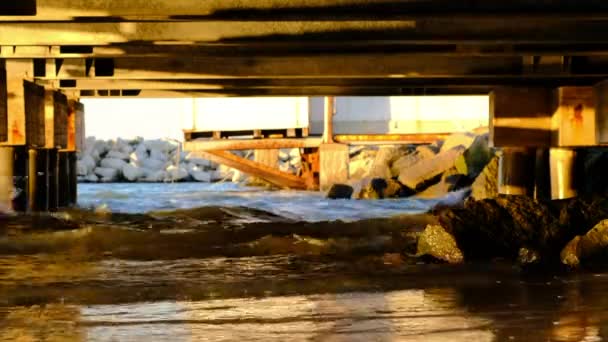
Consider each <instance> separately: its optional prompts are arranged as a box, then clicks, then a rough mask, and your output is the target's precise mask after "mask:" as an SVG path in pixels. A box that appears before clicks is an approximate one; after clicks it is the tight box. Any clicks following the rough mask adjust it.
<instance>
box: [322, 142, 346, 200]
mask: <svg viewBox="0 0 608 342" xmlns="http://www.w3.org/2000/svg"><path fill="white" fill-rule="evenodd" d="M349 162H350V154H349V150H348V145H344V144H321V146H320V147H319V167H320V170H319V188H320V189H321V191H327V190H329V189H330V188H331V186H332V185H334V184H344V183H346V182H347V181H348V164H349Z"/></svg>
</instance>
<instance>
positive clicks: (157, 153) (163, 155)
mask: <svg viewBox="0 0 608 342" xmlns="http://www.w3.org/2000/svg"><path fill="white" fill-rule="evenodd" d="M150 159H156V160H160V161H163V162H166V161H167V160H169V156H168V155H167V152H164V151H161V150H150Z"/></svg>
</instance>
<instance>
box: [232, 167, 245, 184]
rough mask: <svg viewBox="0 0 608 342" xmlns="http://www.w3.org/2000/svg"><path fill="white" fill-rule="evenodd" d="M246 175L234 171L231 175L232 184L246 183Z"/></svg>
mask: <svg viewBox="0 0 608 342" xmlns="http://www.w3.org/2000/svg"><path fill="white" fill-rule="evenodd" d="M247 178H248V177H247V175H246V174H244V173H242V172H241V171H240V170H234V173H233V175H232V183H243V182H246V181H247Z"/></svg>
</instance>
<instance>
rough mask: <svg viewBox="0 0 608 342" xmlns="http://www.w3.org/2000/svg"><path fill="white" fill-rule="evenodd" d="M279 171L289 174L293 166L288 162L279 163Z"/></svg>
mask: <svg viewBox="0 0 608 342" xmlns="http://www.w3.org/2000/svg"><path fill="white" fill-rule="evenodd" d="M279 170H280V171H283V172H289V171H290V170H291V165H290V164H289V162H288V161H286V162H282V163H279Z"/></svg>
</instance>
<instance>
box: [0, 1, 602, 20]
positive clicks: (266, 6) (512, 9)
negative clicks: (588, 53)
mask: <svg viewBox="0 0 608 342" xmlns="http://www.w3.org/2000/svg"><path fill="white" fill-rule="evenodd" d="M36 4H37V6H36ZM607 11H608V7H607V6H606V4H604V3H602V2H600V1H588V2H575V1H568V0H554V1H550V2H541V3H539V2H538V1H534V0H517V1H510V2H505V1H500V0H486V1H477V2H471V1H443V0H408V1H403V2H394V1H383V0H333V1H326V0H295V1H291V0H224V1H204V2H201V1H197V0H180V1H166V0H131V1H128V2H127V1H122V0H104V1H86V0H38V1H34V0H20V1H16V2H13V1H6V2H3V3H2V5H1V6H0V20H11V19H12V18H16V19H19V20H25V19H29V20H60V21H65V20H89V21H90V20H95V19H101V18H114V19H115V20H133V19H148V20H151V19H157V20H158V19H174V20H178V19H184V18H200V19H206V18H225V19H238V18H241V19H243V18H261V19H266V20H268V19H272V18H281V19H283V18H285V19H290V20H301V19H306V18H311V17H312V18H323V19H334V20H335V19H337V20H344V19H353V18H379V17H386V18H391V19H404V18H416V19H418V18H429V17H446V16H447V17H450V16H451V17H466V18H474V17H478V16H491V17H494V18H495V17H503V18H504V17H509V18H517V17H533V18H539V17H540V18H546V17H555V16H561V17H564V18H581V17H583V18H591V19H601V18H606V16H607V13H606V12H607ZM33 14H35V16H33V17H32V16H31V15H33ZM19 15H21V16H23V17H19Z"/></svg>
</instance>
